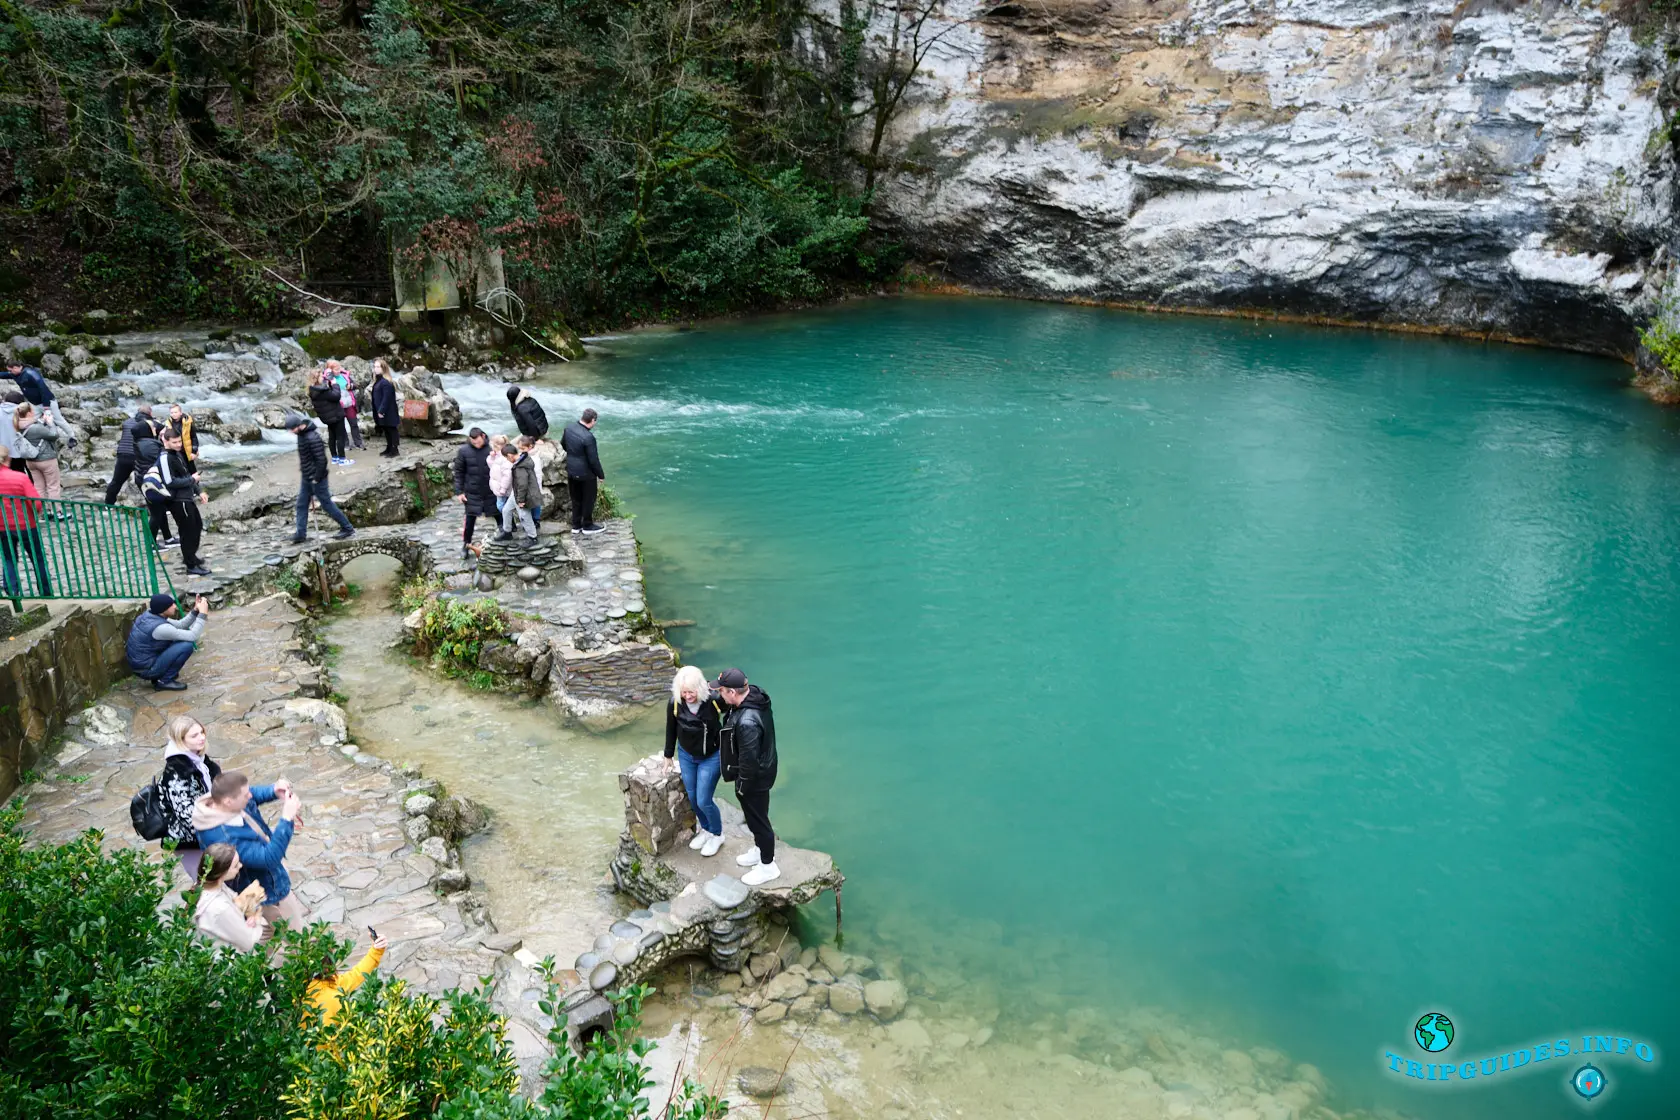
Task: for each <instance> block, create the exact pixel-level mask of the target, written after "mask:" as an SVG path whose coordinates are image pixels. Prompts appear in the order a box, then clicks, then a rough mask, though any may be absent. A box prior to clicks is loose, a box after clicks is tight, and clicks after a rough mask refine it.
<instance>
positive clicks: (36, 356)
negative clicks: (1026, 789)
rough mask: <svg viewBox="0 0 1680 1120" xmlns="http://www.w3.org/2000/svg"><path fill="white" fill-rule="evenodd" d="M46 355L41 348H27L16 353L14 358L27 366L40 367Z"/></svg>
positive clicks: (13, 355)
mask: <svg viewBox="0 0 1680 1120" xmlns="http://www.w3.org/2000/svg"><path fill="white" fill-rule="evenodd" d="M45 355H46V351H45V350H43V349H41V347H39V346H25V347H23V348H22V349H20V350H17V351H16V352H14V353H13V354H12V357H13V358H15V359H17V360H18V361H19V362H22V363H23V364H24V365H26V366H38V365H40V364H41V359H42V357H44V356H45Z"/></svg>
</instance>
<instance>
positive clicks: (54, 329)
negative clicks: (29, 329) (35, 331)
mask: <svg viewBox="0 0 1680 1120" xmlns="http://www.w3.org/2000/svg"><path fill="white" fill-rule="evenodd" d="M41 328H42V329H43V330H45V331H46V332H47V333H48V334H69V333H70V328H69V327H68V326H66V325H65V324H64V323H62V322H60V321H59V320H57V319H48V320H47V321H46V322H45V323H43V324H41Z"/></svg>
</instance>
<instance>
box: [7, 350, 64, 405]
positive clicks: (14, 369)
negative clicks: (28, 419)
mask: <svg viewBox="0 0 1680 1120" xmlns="http://www.w3.org/2000/svg"><path fill="white" fill-rule="evenodd" d="M0 377H9V378H11V379H12V380H13V381H16V382H17V386H18V392H20V393H22V394H23V396H24V399H25V400H27V401H28V402H29V403H30V404H32V405H34V406H35V407H36V408H39V409H41V410H43V411H45V410H46V409H49V408H50V409H52V410H53V411H54V412H55V413H56V412H57V411H58V401H57V399H56V398H54V396H53V391H52V386H51V385H49V384H47V379H46V378H45V377H42V376H41V371H40V370H38V369H36V368H35V367H34V366H26V365H24V364H23V363H22V362H11V363H8V364H7V366H6V369H5V371H4V372H0Z"/></svg>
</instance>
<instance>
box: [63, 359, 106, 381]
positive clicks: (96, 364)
mask: <svg viewBox="0 0 1680 1120" xmlns="http://www.w3.org/2000/svg"><path fill="white" fill-rule="evenodd" d="M110 372H111V371H110V367H108V366H107V365H106V364H105V363H104V362H102V361H100V360H99V359H98V358H94V359H93V360H91V361H86V362H77V363H76V364H75V365H73V366H71V367H70V368H69V369H66V370H63V371H61V372H60V373H59V375H58V376H59V379H60V380H61V381H67V382H69V383H71V384H73V385H74V384H80V383H81V382H84V381H98V380H99V379H100V378H101V377H104V376H105V375H106V374H108V373H110Z"/></svg>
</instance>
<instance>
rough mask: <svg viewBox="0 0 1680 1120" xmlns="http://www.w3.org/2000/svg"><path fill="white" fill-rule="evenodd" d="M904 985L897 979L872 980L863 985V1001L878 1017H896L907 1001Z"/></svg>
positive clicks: (901, 1011) (902, 1010)
mask: <svg viewBox="0 0 1680 1120" xmlns="http://www.w3.org/2000/svg"><path fill="white" fill-rule="evenodd" d="M907 998H908V997H907V996H906V994H905V991H904V985H903V984H901V983H899V982H898V981H897V980H874V981H871V982H870V983H868V984H865V985H864V986H863V1002H864V1003H865V1004H866V1005H867V1006H868V1007H869V1010H870V1011H872V1012H874V1014H875V1016H876V1017H877V1018H879V1019H896V1018H898V1016H899V1015H901V1014H902V1013H903V1012H904V1005H905V1003H906V1002H907Z"/></svg>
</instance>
